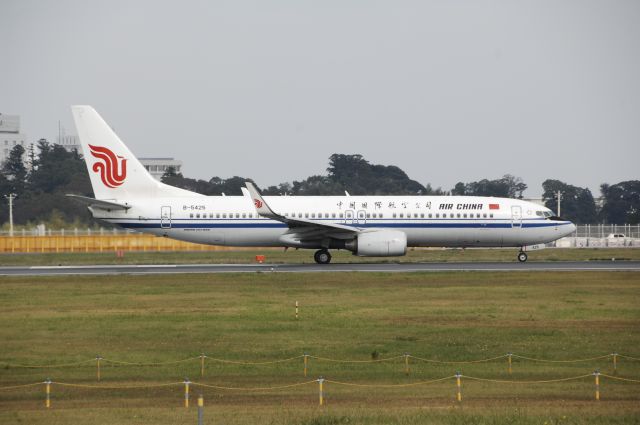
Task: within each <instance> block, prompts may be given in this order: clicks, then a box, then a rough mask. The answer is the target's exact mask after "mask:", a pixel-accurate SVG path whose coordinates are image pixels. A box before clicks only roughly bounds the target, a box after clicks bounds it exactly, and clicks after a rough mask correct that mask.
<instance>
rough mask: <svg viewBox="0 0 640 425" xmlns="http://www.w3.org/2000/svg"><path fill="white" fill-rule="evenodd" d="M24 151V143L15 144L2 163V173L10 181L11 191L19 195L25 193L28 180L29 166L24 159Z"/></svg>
mask: <svg viewBox="0 0 640 425" xmlns="http://www.w3.org/2000/svg"><path fill="white" fill-rule="evenodd" d="M24 152H25V151H24V147H22V145H15V146H14V147H13V149H11V151H10V152H9V157H8V158H7V159H6V160H5V162H4V163H3V164H2V173H3V174H4V176H5V178H6V179H7V180H8V181H9V182H10V183H9V188H8V189H9V191H11V192H13V193H16V194H17V195H19V196H22V195H23V194H24V191H25V188H26V182H27V167H26V166H25V164H24V161H23V156H24Z"/></svg>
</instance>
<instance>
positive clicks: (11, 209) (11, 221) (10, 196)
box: [4, 193, 16, 237]
mask: <svg viewBox="0 0 640 425" xmlns="http://www.w3.org/2000/svg"><path fill="white" fill-rule="evenodd" d="M4 197H5V198H7V199H8V200H9V236H11V237H13V200H14V199H16V194H15V193H10V194H8V195H4Z"/></svg>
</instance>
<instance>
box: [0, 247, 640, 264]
mask: <svg viewBox="0 0 640 425" xmlns="http://www.w3.org/2000/svg"><path fill="white" fill-rule="evenodd" d="M517 253H518V250H517V249H465V250H463V249H412V250H409V251H408V252H407V255H406V256H404V257H387V258H367V257H357V256H354V255H351V253H350V252H346V251H332V255H333V262H334V263H351V262H358V263H361V262H376V263H380V262H389V263H415V262H464V261H500V262H515V261H516V254H517ZM257 254H263V255H266V262H267V263H273V264H282V263H298V264H300V263H313V251H312V250H299V251H296V250H289V251H287V252H284V251H283V250H282V249H255V250H253V249H252V250H237V251H213V252H127V253H125V256H124V258H117V257H116V255H115V253H113V252H105V253H88V254H85V253H59V254H0V266H45V265H46V266H52V265H63V266H65V265H83V264H194V263H195V264H212V263H225V264H241V263H255V257H256V255H257ZM612 258H615V259H616V260H617V261H625V260H636V261H637V260H640V249H632V248H581V249H569V248H550V249H544V250H540V251H533V252H530V253H529V261H594V260H607V261H610V260H611V259H612Z"/></svg>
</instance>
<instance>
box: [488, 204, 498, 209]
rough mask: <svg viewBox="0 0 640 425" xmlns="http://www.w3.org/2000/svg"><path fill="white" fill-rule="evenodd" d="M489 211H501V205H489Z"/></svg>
mask: <svg viewBox="0 0 640 425" xmlns="http://www.w3.org/2000/svg"><path fill="white" fill-rule="evenodd" d="M489 209H490V210H499V209H500V204H489Z"/></svg>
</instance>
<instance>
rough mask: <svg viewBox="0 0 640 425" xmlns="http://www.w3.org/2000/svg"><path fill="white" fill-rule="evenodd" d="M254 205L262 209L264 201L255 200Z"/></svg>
mask: <svg viewBox="0 0 640 425" xmlns="http://www.w3.org/2000/svg"><path fill="white" fill-rule="evenodd" d="M253 205H255V206H256V208H262V201H261V200H259V199H254V200H253Z"/></svg>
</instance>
